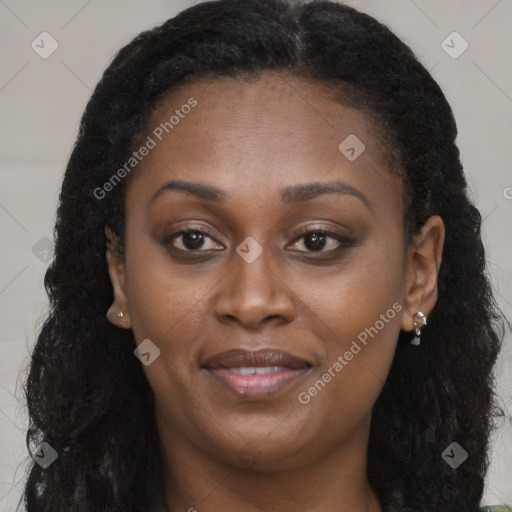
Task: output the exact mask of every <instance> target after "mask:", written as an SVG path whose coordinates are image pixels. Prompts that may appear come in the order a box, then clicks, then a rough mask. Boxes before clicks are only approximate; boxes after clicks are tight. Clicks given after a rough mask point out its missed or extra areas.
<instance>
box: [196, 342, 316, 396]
mask: <svg viewBox="0 0 512 512" xmlns="http://www.w3.org/2000/svg"><path fill="white" fill-rule="evenodd" d="M310 368H311V365H310V364H309V363H307V362H306V361H304V360H302V359H299V358H297V357H295V356H293V355H292V354H289V353H288V352H282V351H280V350H276V349H262V350H258V351H255V352H251V351H248V350H241V349H234V350H229V351H227V352H222V353H220V354H217V355H215V356H213V357H211V358H210V359H208V360H207V361H206V363H205V364H204V365H203V366H202V369H204V370H206V372H207V373H208V374H209V375H211V376H212V377H213V378H214V380H215V381H217V382H218V383H220V384H221V385H222V386H223V387H224V389H227V390H229V391H231V392H232V393H233V394H235V395H236V396H238V397H240V398H247V399H248V398H251V399H263V398H267V397H269V396H270V395H273V394H275V393H277V392H279V391H282V390H283V389H285V388H287V387H289V386H291V385H292V384H293V383H295V382H296V381H297V380H299V379H300V378H301V377H302V376H303V375H304V374H305V373H307V372H308V371H309V369H310Z"/></svg>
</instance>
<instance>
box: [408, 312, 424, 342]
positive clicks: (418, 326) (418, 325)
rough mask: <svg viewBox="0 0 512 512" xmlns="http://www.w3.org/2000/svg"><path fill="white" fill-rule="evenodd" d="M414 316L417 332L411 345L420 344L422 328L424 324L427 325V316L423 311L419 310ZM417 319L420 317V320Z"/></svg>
mask: <svg viewBox="0 0 512 512" xmlns="http://www.w3.org/2000/svg"><path fill="white" fill-rule="evenodd" d="M413 318H414V320H413V324H414V331H415V333H416V336H415V337H414V338H413V339H412V340H411V345H415V346H418V345H419V344H420V343H421V340H420V334H421V328H422V327H423V326H424V325H427V317H426V316H425V315H424V314H423V313H422V312H421V311H418V312H417V313H416V314H415V315H414V317H413ZM416 319H418V320H416Z"/></svg>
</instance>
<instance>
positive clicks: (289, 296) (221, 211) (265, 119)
mask: <svg viewBox="0 0 512 512" xmlns="http://www.w3.org/2000/svg"><path fill="white" fill-rule="evenodd" d="M299 91H300V93H299ZM191 97H193V98H195V99H196V100H197V102H198V104H197V106H196V107H195V108H194V109H193V110H192V111H191V113H190V114H188V115H187V116H185V117H184V118H183V119H180V122H179V124H178V125H177V126H175V127H174V129H173V131H172V132H170V133H169V134H166V135H165V136H164V137H163V138H162V141H161V142H159V143H158V144H157V146H156V147H155V148H154V149H152V150H151V151H150V152H149V154H148V155H147V156H146V157H145V158H144V159H143V160H142V161H141V162H140V163H139V165H138V166H137V168H136V171H133V174H132V175H131V176H130V182H129V185H128V187H127V193H126V212H127V215H126V231H125V247H124V255H123V257H119V256H118V255H116V252H115V250H114V248H115V245H114V244H115V243H116V240H115V238H114V237H113V236H112V233H110V232H109V231H108V230H107V235H108V236H109V237H110V240H111V241H112V243H109V244H108V249H107V258H108V263H109V271H110V276H111V280H112V284H113V289H114V296H115V301H114V303H113V305H112V308H111V312H110V313H112V312H113V311H122V312H123V313H124V317H123V318H122V319H120V318H118V317H115V316H113V315H112V314H110V315H109V318H110V320H111V321H112V322H113V323H114V324H115V325H118V326H119V327H121V328H128V329H130V328H131V329H133V333H134V336H135V339H136V342H137V344H140V343H141V342H142V341H143V340H145V339H147V338H149V339H150V340H152V342H153V343H154V344H155V345H157V346H158V347H159V349H160V351H161V354H160V356H159V357H158V358H156V359H155V360H154V362H153V363H151V364H150V365H148V366H144V371H145V373H146V375H147V378H148V380H149V382H150V384H151V386H152V389H153V390H154V393H155V400H156V422H157V427H158V431H159V435H160V441H161V461H162V470H163V478H162V485H163V489H164V493H165V499H166V503H167V506H168V509H169V511H170V512H176V511H178V510H194V509H196V510H198V511H200V512H213V511H219V510H222V511H230V510H248V511H253V510H254V511H256V510H258V511H269V512H273V511H275V512H277V511H279V512H288V511H294V512H296V511H297V510H307V511H310V512H316V511H323V512H334V511H336V512H345V511H347V512H348V511H351V512H352V511H354V510H358V511H371V512H375V511H380V510H381V506H380V504H379V502H378V500H377V498H376V496H375V494H374V493H373V491H372V489H371V488H370V486H369V484H368V480H367V476H366V452H367V444H368V434H369V426H370V420H371V413H372V407H373V404H374V402H375V400H376V399H377V397H378V395H379V393H380V391H381V389H382V387H383V385H384V382H385V380H386V377H387V374H388V371H389V368H390V365H391V362H392V359H393V356H394V351H395V348H396V342H397V338H398V335H399V332H400V329H402V330H405V331H412V330H413V327H414V326H413V315H414V314H415V313H416V312H417V311H418V310H420V309H421V310H422V311H423V313H424V314H425V315H426V316H427V317H428V315H429V313H430V312H431V310H432V308H433V307H434V305H435V302H436V300H437V275H438V271H439V267H440V264H441V257H442V247H443V242H444V224H443V221H442V219H441V218H440V217H439V216H435V217H431V218H430V219H429V220H428V222H427V223H426V224H425V225H424V226H423V229H422V231H421V233H420V234H419V235H418V236H417V237H416V238H415V239H414V241H413V243H412V244H411V245H410V246H409V247H405V246H404V240H403V235H402V232H403V231H402V230H403V225H402V201H401V194H402V189H401V185H400V182H399V180H398V179H397V178H396V177H395V176H393V175H392V174H391V173H390V172H389V168H388V163H387V161H388V160H387V158H386V155H387V153H386V148H385V147H383V146H382V145H381V144H380V143H379V141H378V140H377V139H376V138H375V135H374V134H375V127H374V126H373V125H372V121H371V120H369V119H367V118H366V117H365V116H364V115H363V114H362V113H361V112H359V111H357V110H354V109H351V108H348V107H346V106H343V105H341V104H340V103H336V102H335V101H334V99H333V97H332V93H331V92H330V91H329V90H328V89H326V88H325V87H323V86H321V85H319V84H314V83H311V82H307V81H305V80H303V79H299V78H292V77H284V76H282V75H279V74H274V73H266V74H264V75H263V76H262V77H261V78H260V79H258V80H256V81H253V82H250V83H241V82H239V81H237V80H234V79H221V80H216V81H206V80H204V79H203V80H201V81H197V82H192V83H189V84H187V85H186V86H184V87H181V88H179V89H177V90H175V91H173V93H172V94H171V95H170V96H168V97H167V98H165V99H164V100H163V101H162V102H161V103H160V105H159V106H158V108H157V109H156V110H155V112H154V113H153V117H152V119H151V122H150V130H149V131H148V133H147V134H146V135H148V134H151V131H152V130H153V129H154V128H155V127H157V126H158V125H159V124H160V123H162V122H164V121H166V120H168V119H169V117H170V115H172V113H173V112H174V110H175V109H176V108H180V106H181V105H183V104H185V103H187V101H188V99H189V98H191ZM349 134H356V135H357V137H358V138H359V139H360V140H361V141H363V142H364V144H365V146H366V148H365V150H364V151H363V153H362V154H361V155H360V156H359V157H358V158H357V159H356V160H354V161H349V160H348V159H347V158H346V157H345V156H344V155H343V154H342V153H341V152H340V150H339V149H338V146H339V144H340V142H341V141H343V140H344V139H345V138H346V137H347V136H348V135H349ZM170 180H183V181H190V182H201V183H206V184H209V185H213V186H215V187H217V188H219V189H221V190H222V191H224V193H225V194H226V199H225V200H224V202H220V203H215V202H212V201H207V200H204V199H199V198H197V197H194V196H192V195H187V194H184V193H180V192H179V191H167V192H164V193H162V194H160V195H159V196H158V197H157V198H156V199H154V200H153V201H151V199H152V197H153V196H154V194H155V193H156V192H157V191H158V190H159V189H160V188H161V187H162V185H164V184H165V183H167V182H169V181H170ZM335 180H342V181H343V182H346V183H348V184H350V185H351V186H352V187H354V188H356V189H357V190H358V191H360V192H361V193H362V194H364V195H365V196H366V197H367V198H368V201H369V202H370V204H371V209H370V208H369V207H368V206H366V205H365V203H364V202H363V201H362V200H361V199H359V198H358V197H356V196H354V195H350V194H326V195H320V196H318V197H316V198H313V199H310V200H306V201H303V202H299V203H296V204H284V203H283V202H282V201H281V197H280V190H281V189H282V188H284V187H288V186H292V185H297V184H306V183H310V182H314V181H318V182H322V183H325V182H331V181H335ZM187 226H193V227H194V228H196V229H200V230H202V232H203V233H205V235H206V237H205V239H204V243H203V245H202V246H200V245H199V246H196V247H199V248H198V249H197V251H203V252H202V253H200V254H199V256H196V258H195V259H194V257H193V256H190V251H191V248H192V249H193V248H194V246H193V245H191V241H190V239H188V241H187V240H185V239H186V237H183V236H182V237H178V239H174V242H173V243H174V246H175V247H176V248H175V249H174V252H173V250H172V249H171V247H172V243H169V245H168V246H167V247H165V246H164V245H162V241H163V240H164V239H165V238H166V237H168V236H169V235H172V234H173V233H176V232H178V231H179V230H180V229H183V228H184V227H187ZM303 227H310V228H312V229H313V228H318V227H323V228H325V229H328V230H330V231H333V232H334V233H336V234H340V235H342V236H345V237H351V238H352V239H353V240H354V241H353V244H352V246H347V247H343V248H342V249H341V250H340V252H338V253H336V252H334V251H332V249H336V248H337V247H339V242H338V241H337V240H336V239H333V238H330V237H328V238H326V239H325V245H324V246H323V247H322V246H321V245H320V248H319V249H317V250H316V251H315V247H314V244H312V239H311V236H308V235H306V236H301V234H300V233H299V229H300V228H303ZM205 229H206V230H207V231H206V232H205V231H204V230H205ZM249 236H250V237H253V238H254V239H255V240H256V241H257V242H258V243H259V245H260V246H261V247H262V249H263V252H262V253H261V254H260V256H259V257H258V258H257V259H256V260H255V261H253V262H252V263H248V262H246V261H245V260H244V259H243V258H241V257H240V256H239V254H238V253H237V252H236V248H237V247H238V246H239V245H240V244H241V243H242V242H243V241H244V240H245V239H246V238H247V237H249ZM209 237H211V238H209ZM186 243H188V245H184V244H186ZM192 243H193V241H192ZM187 248H188V250H189V253H188V254H187V253H185V252H183V251H186V250H187ZM179 249H181V250H182V252H180V251H179ZM215 249H219V250H215ZM201 254H206V256H201ZM394 303H398V304H399V305H400V306H401V310H400V311H399V312H397V313H396V314H395V315H394V318H392V319H389V318H388V317H386V318H387V319H388V321H387V322H386V323H385V326H384V327H383V328H381V329H380V330H379V331H378V334H376V335H374V336H373V338H371V337H368V343H367V345H361V347H362V350H361V351H360V352H359V353H357V355H354V357H353V359H352V360H350V361H347V364H346V365H345V366H344V367H343V369H342V370H341V371H339V372H337V373H336V376H335V377H333V378H332V379H331V380H330V382H329V383H328V384H327V385H326V386H325V387H324V388H323V389H322V390H321V391H319V392H318V393H317V394H316V396H314V397H312V398H311V399H310V401H309V402H308V403H307V404H303V403H301V402H300V401H299V400H298V398H297V397H298V394H299V393H300V392H303V391H307V390H308V389H309V388H311V386H313V385H314V383H315V382H316V381H317V380H318V379H319V378H321V377H322V374H324V373H325V372H326V371H327V370H328V369H329V368H330V367H332V365H333V363H334V362H335V361H336V360H338V359H337V358H338V356H340V355H341V356H343V354H344V353H345V352H346V351H347V350H349V349H350V346H351V343H352V341H353V340H356V339H357V336H358V335H359V334H360V333H361V332H363V331H364V330H365V328H369V327H370V326H374V325H375V324H376V321H377V320H379V318H382V317H381V315H382V314H386V311H387V310H389V309H390V308H392V305H393V304H394ZM268 347H273V348H278V349H280V350H283V351H287V352H290V353H292V354H293V355H295V356H296V357H299V358H301V359H304V360H306V361H308V362H309V363H310V364H311V365H312V367H311V369H310V370H309V371H308V372H307V373H306V374H305V375H303V376H302V377H301V378H300V379H299V380H298V381H296V382H295V383H294V384H293V385H292V386H291V387H288V388H286V389H284V390H282V391H280V392H278V393H275V394H274V395H271V396H270V397H268V398H266V399H264V400H247V399H244V398H241V397H239V396H236V395H235V394H233V393H230V392H228V391H226V389H224V388H223V387H222V386H220V385H219V384H218V383H216V382H212V379H211V378H210V377H209V376H208V375H206V374H205V371H204V370H202V369H201V362H204V360H205V358H207V357H209V356H211V355H213V354H217V353H220V352H222V351H224V350H228V349H232V348H245V349H247V350H257V349H260V348H268ZM331 371H332V370H331Z"/></svg>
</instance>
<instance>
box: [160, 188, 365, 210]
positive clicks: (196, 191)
mask: <svg viewBox="0 0 512 512" xmlns="http://www.w3.org/2000/svg"><path fill="white" fill-rule="evenodd" d="M172 190H174V191H177V192H181V193H183V194H187V195H190V196H193V197H197V198H199V199H203V200H205V201H211V202H214V203H222V202H224V201H225V200H226V199H227V197H228V196H227V194H226V192H225V191H223V190H221V189H220V188H217V187H214V186H213V185H206V184H205V183H197V182H190V181H181V180H173V181H169V182H167V183H165V184H164V185H163V186H162V187H160V188H159V189H158V190H157V191H156V193H155V194H154V195H153V197H152V198H151V200H150V202H153V201H154V200H155V199H156V198H157V197H160V196H161V195H162V194H164V193H165V192H168V191H172ZM324 194H342V195H346V194H348V195H351V196H354V197H357V198H358V199H360V200H361V201H362V202H363V203H364V204H365V205H366V206H367V207H368V209H369V210H370V211H371V212H372V213H374V214H375V212H374V210H373V207H372V204H371V202H370V200H369V199H368V198H367V197H366V196H365V195H364V194H363V193H362V192H361V191H360V190H358V189H356V188H354V187H353V186H352V185H349V184H348V183H345V182H343V181H331V182H327V183H322V182H312V183H304V184H298V185H290V186H288V187H285V188H283V189H281V200H282V201H283V203H284V204H295V203H300V202H302V201H309V200H311V199H314V198H315V197H318V196H321V195H324Z"/></svg>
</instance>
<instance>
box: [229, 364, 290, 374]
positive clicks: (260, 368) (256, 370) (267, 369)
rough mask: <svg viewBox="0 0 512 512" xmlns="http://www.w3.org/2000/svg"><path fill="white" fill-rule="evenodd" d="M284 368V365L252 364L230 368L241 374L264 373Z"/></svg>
mask: <svg viewBox="0 0 512 512" xmlns="http://www.w3.org/2000/svg"><path fill="white" fill-rule="evenodd" d="M282 369H283V367H282V366H250V367H242V368H230V371H232V372H234V373H239V374H240V375H255V374H256V375H264V374H265V373H273V372H278V371H280V370H282Z"/></svg>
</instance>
